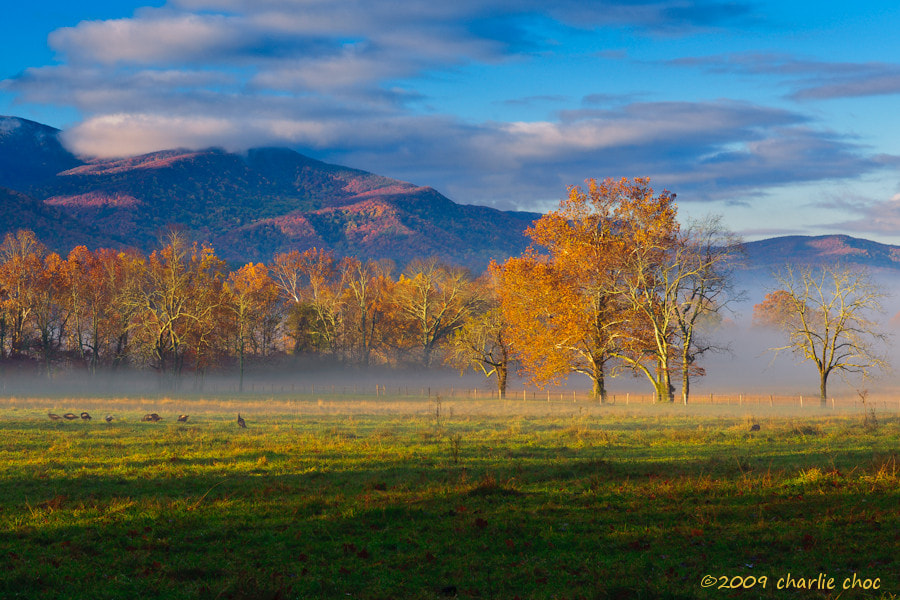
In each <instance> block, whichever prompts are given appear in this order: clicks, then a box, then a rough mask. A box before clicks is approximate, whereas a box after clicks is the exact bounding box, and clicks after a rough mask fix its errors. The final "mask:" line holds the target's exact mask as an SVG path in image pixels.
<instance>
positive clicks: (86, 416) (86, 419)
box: [81, 412, 91, 421]
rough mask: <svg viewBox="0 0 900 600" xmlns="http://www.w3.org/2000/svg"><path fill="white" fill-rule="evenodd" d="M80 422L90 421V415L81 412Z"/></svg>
mask: <svg viewBox="0 0 900 600" xmlns="http://www.w3.org/2000/svg"><path fill="white" fill-rule="evenodd" d="M81 420H82V421H90V420H91V415H89V414H87V413H86V412H83V413H81Z"/></svg>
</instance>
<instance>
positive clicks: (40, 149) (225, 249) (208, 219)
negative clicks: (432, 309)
mask: <svg viewBox="0 0 900 600" xmlns="http://www.w3.org/2000/svg"><path fill="white" fill-rule="evenodd" d="M0 128H3V130H8V131H10V132H13V131H15V132H17V133H16V135H8V136H5V137H0V186H3V187H7V188H11V189H15V190H18V191H20V192H22V193H25V194H27V195H29V196H30V197H31V198H33V199H34V200H36V201H38V202H39V203H43V205H44V206H45V207H46V208H47V209H48V210H49V211H51V212H53V211H55V212H54V213H53V214H62V215H65V216H66V217H68V218H69V219H70V220H71V221H72V222H73V223H81V224H82V227H83V228H84V229H85V230H90V229H94V230H100V231H104V232H109V235H110V237H111V238H113V239H115V240H117V241H118V243H119V244H121V245H133V246H136V247H138V248H140V249H142V250H144V251H149V250H152V249H153V248H155V247H156V244H157V240H158V236H159V233H160V232H161V231H163V230H164V229H165V228H166V227H168V226H170V225H179V226H181V227H185V228H187V229H188V230H189V231H190V233H191V235H192V236H193V237H194V238H195V239H198V240H200V241H205V242H209V243H210V244H211V245H212V246H213V247H214V248H215V249H216V252H217V253H218V254H219V255H220V256H222V257H223V258H225V259H227V260H229V261H232V262H235V263H240V262H247V261H268V260H270V259H271V258H272V256H273V255H274V254H275V253H276V252H284V251H289V250H292V249H295V248H299V249H305V248H308V247H311V246H318V247H324V248H329V249H331V250H333V251H335V253H337V254H338V255H355V256H359V257H365V258H390V259H392V260H394V261H396V262H397V263H398V264H400V266H403V265H405V264H406V263H407V262H408V261H409V260H411V259H413V258H415V257H422V256H438V257H440V258H442V259H444V260H446V261H448V262H452V263H455V264H460V265H464V266H468V267H471V268H472V269H474V270H476V271H480V270H482V269H484V268H485V267H486V266H487V264H488V262H489V261H490V260H491V259H492V258H495V257H497V258H501V259H502V258H505V257H506V256H510V255H514V254H518V253H520V252H521V251H522V250H524V248H525V247H526V246H527V244H528V240H527V238H526V237H525V236H524V230H525V229H526V228H527V227H528V226H529V225H530V224H531V223H532V222H533V221H534V219H536V218H538V217H539V216H540V215H538V214H536V213H525V212H511V211H500V210H496V209H492V208H488V207H484V206H470V205H463V204H457V203H455V202H452V201H450V200H449V199H447V198H446V197H444V196H443V195H441V194H440V193H438V192H437V191H436V190H434V189H432V188H429V187H421V186H417V185H413V184H411V183H407V182H403V181H398V180H395V179H391V178H388V177H383V176H380V175H376V174H373V173H368V172H366V171H361V170H358V169H351V168H348V167H342V166H338V165H331V164H327V163H324V162H321V161H318V160H315V159H312V158H309V157H307V156H303V155H302V154H299V153H297V152H294V151H293V150H288V149H284V148H258V149H253V150H250V151H249V152H247V153H246V154H235V153H229V152H225V151H223V150H219V149H209V150H201V151H188V150H167V151H162V152H154V153H151V154H146V155H142V156H135V157H128V158H121V159H106V160H80V159H78V158H76V157H74V156H73V155H71V154H70V153H68V152H67V151H66V150H65V149H64V148H63V146H62V145H61V144H60V143H59V140H58V134H59V131H58V130H56V129H53V128H50V127H46V126H42V125H39V124H36V123H33V122H30V121H24V120H21V119H16V118H15V117H0ZM13 157H15V159H14V158H13ZM23 157H25V158H23ZM22 160H25V161H26V162H28V161H30V162H32V163H34V164H36V165H41V168H36V169H31V170H30V171H28V173H27V176H19V175H16V174H15V173H14V172H13V171H15V170H16V169H17V168H18V164H20V163H21V162H22ZM17 161H18V162H17ZM29 223H30V221H29V219H27V218H25V216H24V215H23V218H22V219H15V218H10V219H9V220H7V221H5V222H4V223H3V225H4V230H5V231H9V230H13V229H16V228H19V227H30V225H29ZM51 237H53V236H52V234H51ZM46 243H47V244H48V245H50V246H51V247H54V246H58V245H59V244H57V243H56V240H54V239H49V240H46Z"/></svg>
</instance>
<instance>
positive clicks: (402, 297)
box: [394, 258, 476, 367]
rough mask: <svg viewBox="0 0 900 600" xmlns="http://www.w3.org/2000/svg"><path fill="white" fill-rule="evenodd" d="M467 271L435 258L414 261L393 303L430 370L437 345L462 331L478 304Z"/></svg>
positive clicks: (400, 280) (423, 363)
mask: <svg viewBox="0 0 900 600" xmlns="http://www.w3.org/2000/svg"><path fill="white" fill-rule="evenodd" d="M475 301H476V299H475V296H474V294H473V289H472V281H471V278H470V277H469V273H468V271H466V270H465V269H463V268H460V267H451V266H449V265H445V264H443V263H441V262H440V261H438V260H437V259H435V258H430V259H427V260H414V261H412V262H411V263H410V264H409V265H408V266H407V268H406V270H405V271H404V273H403V274H402V275H401V276H400V279H399V281H398V282H397V285H396V288H395V292H394V302H395V303H396V307H397V311H398V312H399V314H400V315H401V317H402V318H403V319H404V320H405V321H406V322H407V323H408V325H409V327H410V330H411V334H412V340H411V344H412V346H413V347H415V348H416V349H417V350H419V351H421V356H422V365H423V366H425V367H430V366H431V362H432V358H433V356H434V353H435V351H436V350H437V348H438V345H439V344H440V343H441V342H442V341H443V340H445V339H446V338H447V337H448V336H449V335H450V334H451V333H453V331H454V330H455V329H457V328H458V327H460V326H461V325H462V324H463V322H464V321H465V319H466V317H468V315H469V314H470V312H471V310H472V308H473V307H474V304H475Z"/></svg>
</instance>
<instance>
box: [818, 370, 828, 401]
mask: <svg viewBox="0 0 900 600" xmlns="http://www.w3.org/2000/svg"><path fill="white" fill-rule="evenodd" d="M827 396H828V372H827V371H825V372H823V373H820V374H819V402H820V403H821V405H822V408H825V406H826V405H827V404H828V398H827Z"/></svg>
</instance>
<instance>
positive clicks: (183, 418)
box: [178, 415, 188, 423]
mask: <svg viewBox="0 0 900 600" xmlns="http://www.w3.org/2000/svg"><path fill="white" fill-rule="evenodd" d="M187 420H188V415H178V422H179V423H187Z"/></svg>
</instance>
